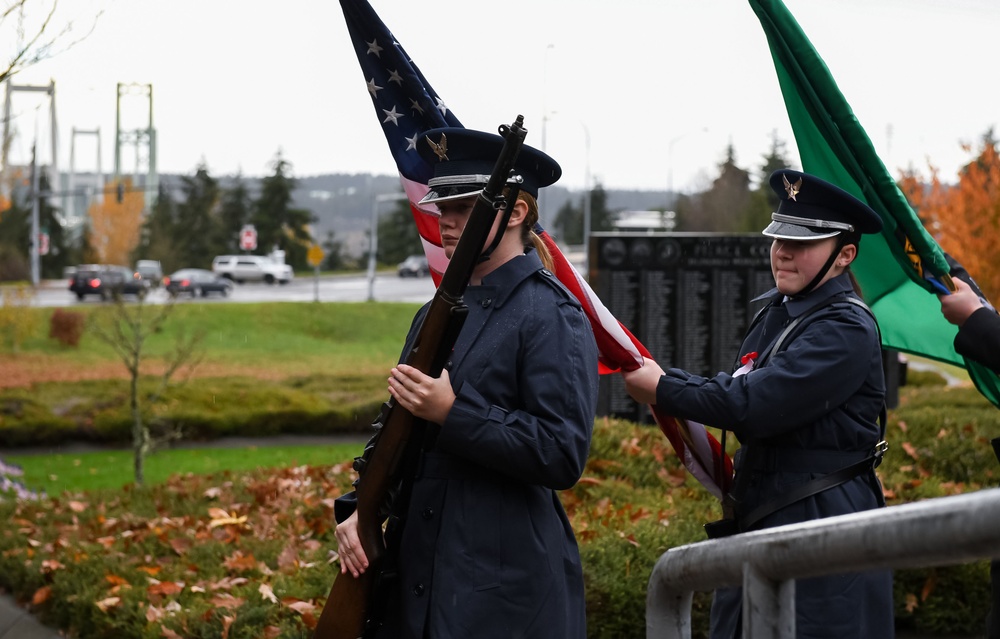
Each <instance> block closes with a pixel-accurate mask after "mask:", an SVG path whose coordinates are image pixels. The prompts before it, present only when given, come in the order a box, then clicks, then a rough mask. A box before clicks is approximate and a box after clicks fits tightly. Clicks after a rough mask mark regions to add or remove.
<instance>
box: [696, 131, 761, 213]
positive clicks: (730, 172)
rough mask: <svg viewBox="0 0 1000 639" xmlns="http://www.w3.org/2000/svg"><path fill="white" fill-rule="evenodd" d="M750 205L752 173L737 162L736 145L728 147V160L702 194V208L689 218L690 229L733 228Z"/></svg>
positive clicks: (720, 166) (721, 165)
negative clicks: (710, 186)
mask: <svg viewBox="0 0 1000 639" xmlns="http://www.w3.org/2000/svg"><path fill="white" fill-rule="evenodd" d="M749 206H750V174H749V173H748V172H747V171H745V170H743V169H741V168H740V167H738V166H737V165H736V156H735V151H734V149H733V145H732V144H730V145H729V146H728V147H727V148H726V160H725V161H724V162H723V163H722V164H720V165H719V177H717V178H715V180H713V181H712V188H711V189H710V190H709V191H707V192H705V193H704V194H702V197H701V211H700V213H699V215H697V216H696V218H694V219H691V220H689V222H691V223H692V224H694V225H695V226H696V228H695V227H693V228H692V229H691V230H698V231H711V232H731V231H735V230H737V229H738V227H739V221H740V219H741V218H743V217H744V216H745V215H746V213H747V211H748V209H749Z"/></svg>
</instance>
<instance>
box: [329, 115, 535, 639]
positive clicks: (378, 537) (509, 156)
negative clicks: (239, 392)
mask: <svg viewBox="0 0 1000 639" xmlns="http://www.w3.org/2000/svg"><path fill="white" fill-rule="evenodd" d="M523 122H524V118H523V117H522V116H520V115H518V116H517V118H516V119H515V121H514V123H513V124H511V125H510V126H507V125H501V126H500V128H499V132H500V135H501V136H502V137H503V138H504V144H503V149H502V150H501V151H500V157H499V158H498V159H497V162H496V165H495V166H494V168H493V173H492V174H491V175H490V178H489V181H488V182H487V184H486V188H484V189H483V191H482V192H481V193H480V194H479V197H478V199H477V200H476V204H475V206H474V207H473V209H472V213H471V214H470V216H469V221H468V223H467V224H466V226H465V229H464V230H463V231H462V237H461V238H459V241H458V244H457V245H456V247H455V253H454V254H453V255H452V257H451V260H450V262H449V263H448V268H447V269H445V272H444V275H443V276H442V278H441V283H440V285H439V286H438V288H437V291H436V292H435V294H434V297H433V299H432V300H431V303H430V307H429V308H428V310H427V314H426V315H425V316H424V319H423V322H422V323H421V325H420V329H419V331H418V332H417V336H416V339H415V340H414V342H413V346H412V348H411V349H410V351H409V353H407V355H406V363H407V364H409V365H410V366H413V367H414V368H416V369H417V370H419V371H421V372H423V373H425V374H427V375H430V376H432V377H437V376H439V375H441V371H442V369H443V368H444V366H445V364H446V363H447V361H448V358H449V357H450V356H451V351H452V349H453V348H454V346H455V341H456V340H457V339H458V334H459V332H461V329H462V325H463V324H464V322H465V318H466V316H467V315H468V307H467V306H466V305H465V302H464V301H463V299H462V296H463V294H464V293H465V289H466V287H467V286H468V284H469V280H470V279H471V278H472V272H473V270H474V269H475V267H476V265H477V264H478V263H479V262H480V260H481V259H482V258H481V256H482V254H483V250H484V248H485V247H486V240H487V239H488V237H489V234H490V230H491V229H492V228H493V224H494V222H495V221H496V218H497V214H498V213H499V211H500V209H503V216H504V218H505V219H509V216H510V213H511V211H512V210H513V206H514V203H516V201H517V195H518V192H519V190H520V187H519V184H520V180H519V178H517V177H516V176H513V177H512V176H511V172H512V171H513V169H514V163H515V162H516V160H517V156H518V153H520V151H521V147H522V146H523V144H524V137H525V134H526V133H527V131H526V130H525V129H524V128H523V127H522V124H523ZM508 184H510V189H509V191H508V193H507V195H506V196H504V193H503V191H504V188H505V187H506V186H507V185H508ZM502 228H503V226H501V230H500V231H499V232H498V237H499V235H500V234H502ZM495 245H496V241H495V242H494V244H493V246H495ZM378 421H381V428H379V430H378V435H377V437H376V438H375V439H374V440H373V442H374V443H373V445H372V448H371V451H370V454H367V453H368V451H366V456H367V459H366V460H364V461H362V463H361V464H360V465H359V468H358V472H359V475H360V477H359V479H358V481H357V484H356V485H355V494H356V497H357V513H358V537H359V538H360V541H361V547H362V548H364V551H365V555H367V556H368V569H367V570H366V571H365V572H364V573H363V574H361V575H359V576H358V577H357V578H354V577H353V576H352V575H350V574H346V573H339V574H338V575H337V577H336V579H335V580H334V582H333V586H332V587H331V589H330V594H329V596H328V597H327V600H326V605H324V607H323V612H322V614H321V615H320V618H319V622H318V623H317V625H316V633H315V635H314V637H315V639H357V638H358V637H363V636H370V634H371V633H372V632H374V630H375V629H377V627H378V625H379V624H380V623H381V619H379V618H376V616H375V615H373V613H372V610H373V608H374V607H376V606H375V603H376V602H374V601H373V600H374V599H375V597H374V596H373V593H375V592H376V590H377V589H378V585H379V584H378V581H379V579H380V577H381V571H382V569H383V566H384V565H385V563H386V560H387V555H388V553H389V552H392V551H394V550H396V549H395V548H392V547H388V546H387V545H386V538H385V537H384V536H383V533H382V525H383V524H384V523H385V521H386V519H387V515H388V508H387V504H388V502H389V501H391V498H392V491H394V490H395V489H396V488H397V486H399V484H400V482H403V481H405V480H406V479H408V477H407V469H408V468H411V467H412V466H413V464H414V460H415V458H416V456H417V455H419V454H420V450H421V447H422V446H421V444H422V441H421V440H422V434H423V430H422V429H421V428H420V427H419V423H418V422H420V420H417V419H416V418H414V417H413V415H412V414H410V412H409V411H407V410H406V409H404V408H402V407H401V406H398V405H397V404H396V403H395V402H394V401H393V400H392V399H390V400H389V401H387V402H386V403H385V404H384V405H383V410H382V413H381V415H380V417H379V420H377V421H376V424H378ZM396 536H398V535H394V537H396Z"/></svg>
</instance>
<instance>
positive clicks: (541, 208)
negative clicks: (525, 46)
mask: <svg viewBox="0 0 1000 639" xmlns="http://www.w3.org/2000/svg"><path fill="white" fill-rule="evenodd" d="M555 47H556V45H554V44H549V45H547V46H546V47H545V58H544V59H543V61H542V140H541V142H542V144H541V147H540V148H541V151H542V153H545V152H546V149H545V146H546V144H545V143H546V139H545V138H546V133H547V131H546V129H548V123H549V107H548V102H547V100H546V97H547V96H546V94H547V93H548V84H549V51H551V50H552V49H554V48H555ZM544 198H545V195H544V189H543V190H541V191H539V192H538V198H537V204H538V219H539V221H540V222H541V223H542V226H548V223H549V220H548V218H547V217H546V216H545V204H546V203H545V201H544Z"/></svg>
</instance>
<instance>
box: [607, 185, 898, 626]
mask: <svg viewBox="0 0 1000 639" xmlns="http://www.w3.org/2000/svg"><path fill="white" fill-rule="evenodd" d="M770 185H771V188H772V189H773V190H774V191H775V192H776V193H777V194H778V196H779V198H780V203H779V206H778V210H777V211H776V212H775V213H773V214H772V222H771V224H770V225H769V226H768V227H767V228H766V229H764V231H763V233H764V235H767V236H769V237H772V238H774V241H773V242H772V244H771V272H772V274H773V276H774V282H775V286H776V288H774V289H772V290H771V291H770V292H769V293H767V294H765V295H763V296H761V297H759V298H758V300H761V301H764V300H766V301H767V302H768V304H767V306H766V307H765V308H764V310H763V311H762V312H761V313H760V314H759V315H758V316H757V318H755V321H754V322H753V323H752V325H751V327H750V329H749V330H748V332H747V334H746V336H745V337H744V340H743V344H742V346H741V347H740V351H739V355H740V357H737V358H735V359H736V360H737V361H736V362H735V363H734V366H733V371H734V372H733V373H719V374H718V375H716V376H715V377H711V378H708V377H700V376H698V375H694V374H691V373H689V372H687V371H683V370H680V369H676V368H671V369H669V370H667V371H664V370H663V369H662V368H661V367H660V366H659V365H658V364H657V363H656V362H654V361H651V360H647V361H646V362H645V363H644V364H643V366H642V367H641V368H639V369H638V370H636V371H633V372H628V373H623V375H624V377H625V384H626V389H627V390H628V392H629V394H630V395H631V396H632V397H633V398H634V399H635V400H636V401H639V402H641V403H646V404H658V405H660V406H662V407H664V408H665V409H666V410H667V411H668V412H670V413H671V414H674V415H677V416H679V417H682V418H685V419H692V420H695V421H698V422H701V423H704V424H711V425H714V426H718V427H720V428H725V429H727V430H731V431H733V433H734V434H735V435H736V436H737V438H738V439H739V441H740V443H741V446H742V448H741V449H740V450H739V451H738V452H737V454H736V458H735V464H734V466H735V468H736V475H735V477H734V488H733V490H732V494H731V497H732V498H733V500H734V504H735V519H732V520H726V521H725V522H724V523H725V525H726V526H728V527H729V530H727V531H726V533H724V534H732V533H735V532H743V531H747V530H757V529H760V528H769V527H772V526H778V525H781V524H788V523H793V522H801V521H807V520H812V519H819V518H822V517H830V516H833V515H841V514H846V513H852V512H857V511H862V510H868V509H872V508H878V507H880V506H882V505H884V500H883V496H882V488H881V485H880V483H879V480H878V478H877V477H876V475H875V466H876V465H877V463H878V461H879V459H880V457H881V451H882V444H883V442H881V439H882V436H883V435H884V432H883V428H882V427H881V424H882V422H881V420H880V414H881V413H882V411H883V406H884V397H885V380H884V378H883V373H882V356H881V344H880V338H879V332H878V326H877V325H876V322H875V319H874V317H873V316H872V315H871V313H870V311H869V310H868V309H867V307H866V306H865V305H864V304H863V303H862V302H861V299H860V295H859V293H858V292H857V288H856V283H855V282H854V278H853V276H852V275H851V273H850V271H849V268H848V267H849V265H850V263H851V262H852V261H854V259H855V257H856V256H857V254H858V245H859V244H860V241H861V235H862V234H863V233H877V232H878V231H879V230H880V229H881V228H882V221H881V219H880V218H879V217H878V215H877V214H876V213H875V212H874V211H872V210H871V209H870V208H869V207H868V206H867V205H866V204H864V203H863V202H861V201H859V200H857V199H856V198H854V197H853V196H851V195H850V194H848V193H846V192H845V191H842V190H841V189H839V188H837V187H836V186H834V185H832V184H829V183H827V182H825V181H823V180H820V179H818V178H816V177H814V176H812V175H807V174H804V173H800V172H798V171H792V170H788V169H783V170H779V171H776V172H775V173H773V174H772V175H771V177H770ZM779 341H780V344H779V343H778V342H779ZM719 523H722V522H719ZM717 525H719V524H717ZM713 530H717V528H713ZM710 534H711V531H710ZM741 597H742V593H741V590H740V589H738V588H730V589H725V590H718V591H716V593H715V599H714V601H713V604H712V613H711V636H712V637H713V638H714V639H720V638H725V639H733V638H734V637H739V636H741V630H740V629H741V607H742V606H741ZM795 610H796V620H795V628H796V634H797V636H798V637H801V638H809V639H818V638H821V637H829V638H831V639H832V638H837V639H845V638H851V637H853V638H856V639H862V638H868V637H892V636H893V632H894V631H893V599H892V575H891V573H890V572H889V571H877V572H869V573H857V574H842V575H833V576H828V577H817V578H811V579H799V580H797V581H796V583H795Z"/></svg>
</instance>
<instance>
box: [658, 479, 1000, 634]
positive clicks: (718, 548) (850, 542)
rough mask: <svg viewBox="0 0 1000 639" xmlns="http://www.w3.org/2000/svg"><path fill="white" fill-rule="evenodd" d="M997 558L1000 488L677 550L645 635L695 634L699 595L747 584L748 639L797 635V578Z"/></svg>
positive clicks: (663, 561)
mask: <svg viewBox="0 0 1000 639" xmlns="http://www.w3.org/2000/svg"><path fill="white" fill-rule="evenodd" d="M998 556H1000V488H991V489H988V490H982V491H978V492H975V493H969V494H965V495H959V496H955V497H941V498H937V499H928V500H926V501H920V502H915V503H911V504H904V505H901V506H890V507H887V508H880V509H878V510H869V511H865V512H862V513H854V514H850V515H842V516H838V517H829V518H827V519H818V520H814V521H808V522H804V523H800V524H792V525H787V526H781V527H777V528H769V529H767V530H761V531H755V532H750V533H744V534H742V535H735V536H733V537H727V538H723V539H711V540H708V541H703V542H698V543H694V544H688V545H686V546H680V547H677V548H671V549H670V550H668V551H667V552H665V553H663V555H661V556H660V559H659V560H658V561H657V562H656V566H655V567H654V568H653V572H652V575H651V576H650V579H649V589H648V591H647V593H646V638H647V639H688V638H690V637H691V601H692V597H693V594H694V592H695V591H710V590H715V589H716V588H724V587H731V586H740V585H742V586H743V637H744V639H794V637H795V579H798V578H803V577H818V576H822V575H829V574H837V573H845V572H857V571H864V570H873V569H878V568H925V567H930V566H945V565H952V564H960V563H966V562H970V561H975V560H977V559H983V558H989V557H998Z"/></svg>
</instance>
